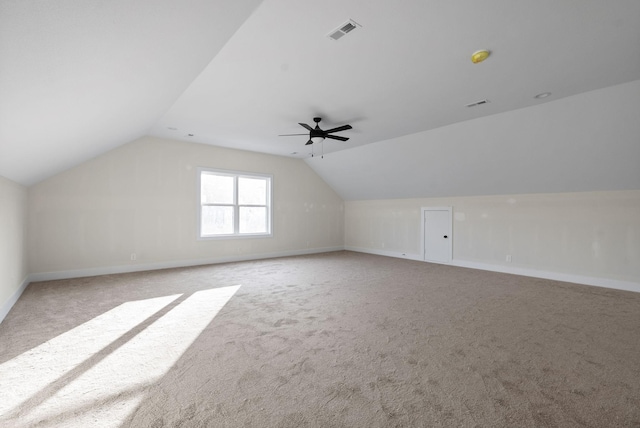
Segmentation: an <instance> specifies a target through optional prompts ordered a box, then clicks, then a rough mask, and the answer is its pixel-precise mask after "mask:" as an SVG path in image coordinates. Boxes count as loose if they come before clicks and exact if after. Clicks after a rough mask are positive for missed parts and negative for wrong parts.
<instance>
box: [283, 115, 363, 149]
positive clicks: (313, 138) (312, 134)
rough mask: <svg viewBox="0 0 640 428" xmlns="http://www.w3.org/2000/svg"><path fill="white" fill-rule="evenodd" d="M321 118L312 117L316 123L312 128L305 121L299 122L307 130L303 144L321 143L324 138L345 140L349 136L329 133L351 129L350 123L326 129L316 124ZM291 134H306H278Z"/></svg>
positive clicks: (285, 135) (287, 135) (284, 135)
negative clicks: (307, 136) (305, 141)
mask: <svg viewBox="0 0 640 428" xmlns="http://www.w3.org/2000/svg"><path fill="white" fill-rule="evenodd" d="M321 120H322V118H320V117H314V118H313V121H314V122H315V123H316V127H315V128H312V127H311V126H309V125H307V124H306V123H299V124H298V125H300V126H302V127H303V128H305V129H307V130H309V141H307V143H306V144H305V146H308V145H309V144H313V143H321V142H323V141H324V139H325V138H329V139H331V140H340V141H347V140H348V139H349V138H347V137H340V136H338V135H329V134H332V133H334V132H340V131H346V130H347V129H351V125H342V126H338V127H337V128H331V129H327V130H326V131H324V130H322V129H320V126H319V125H318V124H319V123H320V121H321ZM293 135H307V134H281V135H279V136H280V137H289V136H293Z"/></svg>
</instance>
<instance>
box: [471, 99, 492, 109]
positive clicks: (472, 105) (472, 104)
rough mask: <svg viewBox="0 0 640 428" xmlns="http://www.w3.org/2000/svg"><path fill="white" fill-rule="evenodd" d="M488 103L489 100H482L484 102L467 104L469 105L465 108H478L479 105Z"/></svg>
mask: <svg viewBox="0 0 640 428" xmlns="http://www.w3.org/2000/svg"><path fill="white" fill-rule="evenodd" d="M490 102H491V101H489V100H487V99H484V100H480V101H476V102H474V103H469V104H467V105H466V106H465V107H478V106H481V105H483V104H488V103H490Z"/></svg>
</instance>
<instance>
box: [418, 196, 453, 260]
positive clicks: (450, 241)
mask: <svg viewBox="0 0 640 428" xmlns="http://www.w3.org/2000/svg"><path fill="white" fill-rule="evenodd" d="M427 211H448V212H449V216H448V217H449V230H448V231H447V232H448V233H447V236H448V237H449V239H447V243H448V245H449V248H448V249H447V255H448V256H449V260H448V261H447V262H446V263H447V264H448V263H451V261H452V260H453V207H422V208H420V249H421V250H422V257H421V258H422V260H423V261H425V262H426V261H428V262H429V263H445V262H435V261H431V260H426V257H425V254H424V253H425V250H426V248H425V242H424V220H425V219H424V217H425V213H426V212H427Z"/></svg>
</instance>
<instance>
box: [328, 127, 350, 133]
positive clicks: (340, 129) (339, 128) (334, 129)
mask: <svg viewBox="0 0 640 428" xmlns="http://www.w3.org/2000/svg"><path fill="white" fill-rule="evenodd" d="M347 129H351V125H343V126H338V127H337V128H333V129H327V130H326V131H324V132H326V133H328V134H329V133H331V132H340V131H346V130H347Z"/></svg>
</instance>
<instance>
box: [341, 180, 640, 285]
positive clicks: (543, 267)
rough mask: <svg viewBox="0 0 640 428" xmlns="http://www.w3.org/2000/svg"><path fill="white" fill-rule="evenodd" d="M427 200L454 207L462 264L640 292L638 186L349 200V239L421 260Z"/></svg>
mask: <svg viewBox="0 0 640 428" xmlns="http://www.w3.org/2000/svg"><path fill="white" fill-rule="evenodd" d="M429 206H432V207H434V206H452V207H453V212H454V220H453V258H454V262H455V263H457V264H460V265H467V266H476V265H477V266H479V267H486V268H490V269H495V270H503V271H514V272H516V271H518V272H520V273H527V272H531V273H535V272H537V273H540V274H541V275H540V276H543V277H549V275H547V274H549V273H556V274H560V275H559V276H558V275H556V277H558V278H560V277H562V275H570V276H572V277H574V278H575V279H577V282H585V283H589V281H588V280H585V279H588V278H592V279H593V278H595V279H598V278H600V279H605V280H607V279H608V280H614V281H622V282H629V283H633V284H637V285H638V287H637V290H636V291H640V190H633V191H614V192H584V193H556V194H532V195H505V196H478V197H457V198H418V199H388V200H371V201H347V202H345V235H346V239H345V246H346V248H347V249H354V250H358V251H365V252H372V253H378V254H387V255H391V256H398V257H403V255H402V254H403V253H404V254H405V256H404V257H409V258H416V259H423V257H422V254H421V252H422V249H421V237H420V233H421V232H420V227H421V219H420V209H421V207H429ZM507 254H510V255H511V256H512V262H511V263H506V261H505V259H506V255H507ZM578 277H584V278H578ZM567 279H571V278H569V277H567ZM581 279H582V280H581ZM591 282H593V281H591ZM596 283H598V284H605V283H606V281H600V282H598V281H596ZM632 288H633V287H632Z"/></svg>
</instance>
